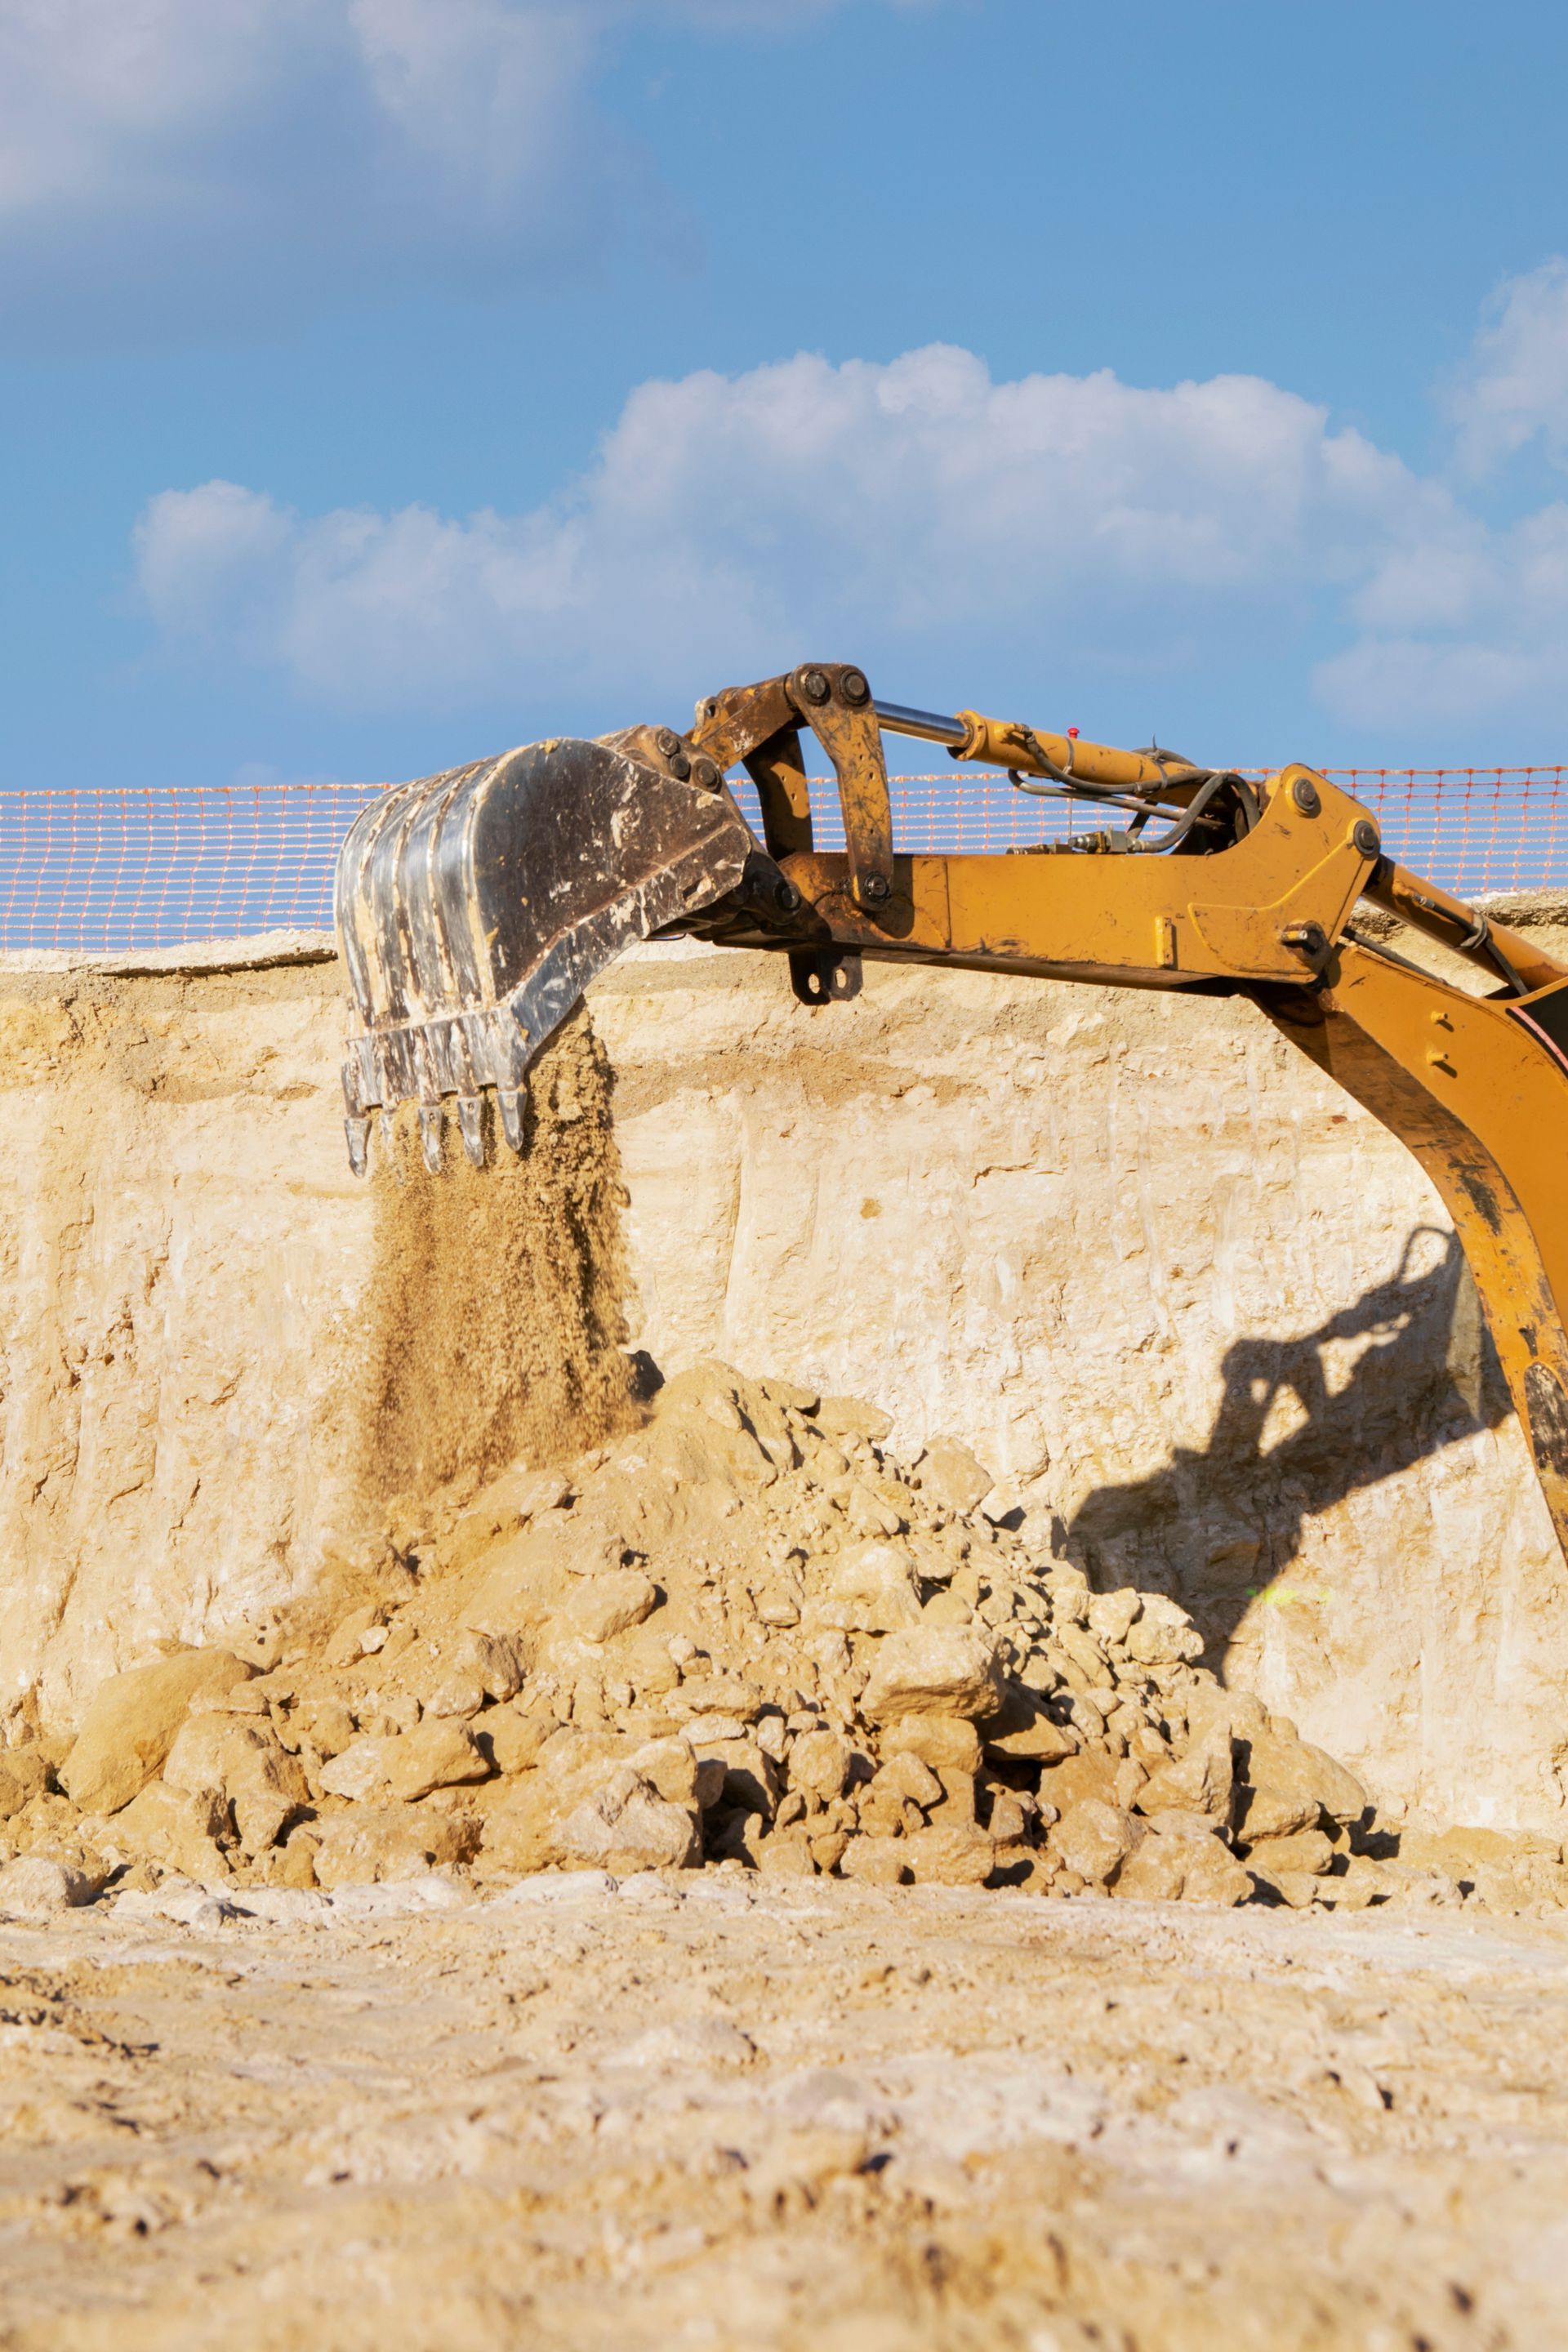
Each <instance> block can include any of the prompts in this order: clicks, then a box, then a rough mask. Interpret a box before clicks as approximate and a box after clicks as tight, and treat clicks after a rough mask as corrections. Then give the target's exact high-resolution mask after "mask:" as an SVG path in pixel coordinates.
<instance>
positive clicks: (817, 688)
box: [689, 662, 893, 923]
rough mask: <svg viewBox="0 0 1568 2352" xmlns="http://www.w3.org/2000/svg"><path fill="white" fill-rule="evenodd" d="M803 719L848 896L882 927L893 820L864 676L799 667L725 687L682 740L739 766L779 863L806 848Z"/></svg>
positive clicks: (827, 666) (830, 666)
mask: <svg viewBox="0 0 1568 2352" xmlns="http://www.w3.org/2000/svg"><path fill="white" fill-rule="evenodd" d="M803 722H804V723H805V725H806V726H807V727H809V728H810V729H811V730H812V732H813V733H814V734H815V735H816V739H817V740H818V742H820V744H821V745H822V748H823V750H824V751H826V754H827V756H828V758H829V760H831V761H832V762H833V772H834V774H835V776H836V777H837V782H838V804H839V807H840V808H841V809H842V811H843V814H844V839H845V845H846V846H847V850H848V853H849V889H850V895H851V897H852V898H854V900H855V903H856V905H857V906H858V908H860V909H861V911H862V913H864V914H866V915H868V916H869V917H870V919H871V920H872V921H873V922H875V923H879V922H880V921H881V919H882V917H883V914H884V912H885V911H886V909H887V908H888V905H889V900H890V899H891V898H892V895H893V813H892V805H891V803H890V802H889V796H888V770H887V763H886V761H884V759H883V756H882V730H881V728H880V726H879V723H878V719H877V707H876V704H875V703H874V702H873V701H872V699H871V689H870V687H869V686H868V683H867V680H866V673H865V671H864V670H862V669H858V668H857V667H856V666H855V664H854V663H853V662H803V663H802V664H801V666H800V667H799V668H798V669H794V670H791V671H790V672H789V674H788V676H787V677H772V678H764V679H763V681H762V682H761V684H759V685H757V686H742V687H731V688H729V690H728V691H727V692H726V693H723V694H718V695H713V696H711V697H710V698H709V699H708V700H706V701H704V702H700V703H699V704H698V706H697V718H696V723H695V724H694V726H693V728H692V730H691V735H690V739H689V740H690V741H691V743H692V744H693V745H694V746H695V748H696V749H697V751H699V752H700V753H702V754H704V755H705V756H706V757H708V758H709V759H710V760H712V761H715V762H716V764H717V765H718V766H719V767H721V768H729V767H731V766H733V765H734V763H735V762H736V761H744V762H745V765H746V770H747V772H748V774H749V775H750V776H751V778H752V782H754V783H755V785H756V787H757V793H758V797H759V798H760V800H761V802H762V805H763V831H764V835H765V837H766V840H767V845H768V848H769V849H770V851H771V852H772V853H773V856H775V857H780V858H782V857H787V856H792V855H793V854H794V853H795V852H796V851H798V850H809V849H810V848H811V847H812V846H813V843H812V836H811V805H810V802H809V800H808V798H807V796H806V790H805V765H804V763H803V761H802V760H801V755H800V728H801V725H802V723H803Z"/></svg>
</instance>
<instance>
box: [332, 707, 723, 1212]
mask: <svg viewBox="0 0 1568 2352" xmlns="http://www.w3.org/2000/svg"><path fill="white" fill-rule="evenodd" d="M752 846H753V842H752V834H751V831H750V828H749V827H748V825H747V824H746V822H745V819H744V818H743V817H742V814H741V813H740V811H739V810H738V809H737V808H736V806H735V803H734V802H733V801H732V800H731V797H730V795H729V793H728V792H727V791H725V790H723V789H722V788H721V789H720V790H718V791H717V792H711V791H709V792H705V791H703V790H701V789H700V787H699V786H697V785H695V784H691V783H682V782H679V781H678V780H677V779H676V778H675V777H673V776H668V775H665V774H663V773H661V772H659V771H658V769H655V768H651V767H648V766H646V765H645V764H644V763H643V761H640V760H638V759H637V758H635V757H634V756H633V755H632V754H631V753H630V752H627V751H621V750H617V749H616V748H615V747H614V746H613V745H610V744H605V743H588V742H580V741H576V740H571V739H563V740H558V741H555V742H549V743H535V744H530V745H528V746H526V747H525V748H524V749H523V750H521V751H508V752H506V753H504V754H503V755H502V756H501V757H500V759H497V760H483V761H478V762H476V764H475V765H473V766H472V767H468V768H454V769H452V770H451V771H450V772H448V773H447V774H446V775H441V776H433V777H428V778H426V779H425V780H424V781H423V782H418V783H414V784H403V785H399V786H397V787H396V788H395V790H393V791H392V792H389V793H386V794H385V795H384V798H383V799H382V800H380V801H378V802H376V803H374V805H373V806H372V807H370V808H369V809H367V810H366V811H365V813H364V814H363V816H362V817H360V819H359V820H358V822H357V823H356V824H354V826H353V829H352V831H351V832H350V834H349V835H348V838H347V839H346V840H345V842H344V843H343V845H342V849H341V851H340V852H339V854H338V864H337V877H336V887H335V908H334V911H335V915H336V920H337V931H338V942H339V946H340V947H341V949H342V956H343V961H344V962H345V963H346V965H347V967H348V972H349V981H350V985H351V987H352V989H353V1000H354V1011H355V1013H356V1015H357V1019H356V1020H355V1021H354V1022H353V1024H351V1029H350V1034H349V1039H348V1058H347V1060H346V1061H345V1063H344V1065H343V1093H344V1096H345V1098H346V1108H347V1111H348V1117H349V1122H350V1127H349V1148H350V1158H351V1160H352V1162H353V1166H354V1168H355V1169H356V1171H360V1170H362V1169H363V1162H364V1160H365V1158H366V1156H367V1145H368V1129H367V1124H366V1123H367V1121H368V1118H369V1115H370V1113H371V1112H373V1111H375V1110H380V1111H381V1112H383V1113H384V1114H385V1113H387V1112H390V1111H391V1110H393V1109H395V1107H396V1105H397V1104H398V1103H400V1102H409V1101H412V1102H417V1103H418V1104H419V1105H420V1113H419V1123H420V1132H421V1141H422V1144H423V1147H424V1157H425V1164H426V1167H427V1168H429V1169H431V1170H432V1171H436V1170H438V1169H439V1167H440V1164H441V1133H442V1123H443V1122H442V1114H441V1109H440V1105H441V1104H442V1102H443V1101H451V1100H452V1099H453V1098H454V1097H455V1098H456V1108H457V1112H458V1125H459V1127H460V1129H461V1131H462V1137H463V1143H464V1147H465V1149H466V1150H467V1151H468V1157H469V1158H470V1160H474V1161H475V1163H476V1165H478V1164H481V1163H482V1161H483V1159H484V1156H485V1129H484V1114H483V1104H482V1097H483V1096H484V1095H485V1094H486V1093H488V1092H492V1091H493V1092H494V1093H495V1095H496V1097H497V1098H498V1108H499V1110H500V1126H501V1130H502V1132H503V1134H504V1135H505V1137H506V1139H507V1142H508V1144H509V1145H510V1148H511V1149H512V1150H514V1151H521V1149H522V1137H523V1109H522V1098H521V1086H522V1080H523V1076H524V1074H525V1072H526V1070H527V1068H528V1066H529V1064H530V1063H531V1061H532V1059H533V1057H534V1055H536V1054H537V1053H538V1052H539V1050H540V1047H541V1046H542V1045H543V1044H544V1043H545V1041H546V1039H547V1038H549V1037H550V1035H551V1034H552V1032H553V1031H554V1030H555V1029H556V1028H557V1027H558V1026H559V1025H560V1024H561V1023H562V1022H563V1020H564V1019H565V1017H566V1015H567V1014H568V1013H570V1012H571V1011H572V1008H573V1007H574V1004H576V1003H577V1002H578V1001H579V999H580V998H581V996H582V994H583V991H584V989H585V988H586V987H587V985H588V982H590V981H591V980H593V979H594V978H595V975H596V974H597V973H598V972H600V971H603V970H604V968H605V965H606V964H608V963H610V962H612V961H614V959H615V958H616V956H617V955H618V954H619V953H620V952H621V950H622V949H623V948H625V947H627V946H629V945H630V944H631V942H632V941H633V940H643V939H647V938H648V937H649V936H650V934H651V933H653V932H654V931H656V930H658V929H661V928H662V927H663V926H664V925H666V924H667V923H670V922H673V921H675V920H677V919H679V917H681V916H683V915H688V914H693V913H695V912H696V911H697V910H698V909H699V908H702V907H707V906H710V905H711V904H712V902H713V901H714V900H715V899H716V898H722V897H723V895H724V893H725V892H726V891H728V890H731V889H733V888H734V887H736V885H737V884H738V883H739V882H740V880H741V878H742V872H743V870H744V867H745V863H746V858H747V856H748V854H749V852H750V851H751V850H752Z"/></svg>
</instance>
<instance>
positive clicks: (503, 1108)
mask: <svg viewBox="0 0 1568 2352" xmlns="http://www.w3.org/2000/svg"><path fill="white" fill-rule="evenodd" d="M496 1101H497V1102H498V1103H499V1105H500V1127H501V1133H502V1134H503V1135H504V1136H505V1138H506V1139H507V1141H508V1143H509V1144H510V1146H511V1148H512V1150H514V1151H515V1152H517V1153H518V1155H519V1156H520V1157H521V1152H522V1089H521V1087H497V1088H496Z"/></svg>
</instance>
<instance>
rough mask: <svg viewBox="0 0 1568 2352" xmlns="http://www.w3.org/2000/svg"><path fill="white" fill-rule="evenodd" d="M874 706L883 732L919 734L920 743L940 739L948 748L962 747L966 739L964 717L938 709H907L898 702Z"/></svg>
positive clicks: (967, 731)
mask: <svg viewBox="0 0 1568 2352" xmlns="http://www.w3.org/2000/svg"><path fill="white" fill-rule="evenodd" d="M874 707H875V709H876V713H877V724H878V726H879V727H880V729H881V730H882V732H883V733H884V734H885V735H914V736H918V738H919V739H920V740H921V742H922V743H943V744H945V745H946V746H947V748H948V750H949V751H962V750H963V746H964V745H965V744H966V743H967V742H968V740H969V730H968V728H967V727H966V726H965V725H964V724H963V720H962V719H947V718H944V717H943V716H942V712H941V711H940V710H910V709H908V708H907V707H906V705H905V704H903V703H901V702H879V703H877V704H876V705H875V706H874Z"/></svg>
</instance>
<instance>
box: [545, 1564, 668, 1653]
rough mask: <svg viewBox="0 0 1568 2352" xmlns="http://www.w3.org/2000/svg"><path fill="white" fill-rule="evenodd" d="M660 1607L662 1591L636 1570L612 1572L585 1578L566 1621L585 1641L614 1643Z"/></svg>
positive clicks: (574, 1596) (573, 1597)
mask: <svg viewBox="0 0 1568 2352" xmlns="http://www.w3.org/2000/svg"><path fill="white" fill-rule="evenodd" d="M657 1608H658V1587H657V1586H656V1585H655V1584H654V1582H653V1580H652V1579H651V1578H649V1577H647V1576H644V1575H643V1574H642V1573H641V1572H640V1570H637V1569H635V1568H616V1569H611V1570H607V1571H606V1572H605V1574H604V1575H602V1576H589V1577H585V1578H584V1580H583V1583H582V1585H581V1587H580V1588H579V1590H578V1591H576V1592H574V1594H573V1596H572V1600H571V1601H570V1603H569V1604H568V1607H567V1610H566V1622H567V1624H568V1625H569V1626H570V1627H571V1629H572V1631H573V1633H575V1634H577V1635H578V1637H579V1638H580V1639H581V1640H583V1641H584V1642H593V1643H601V1642H612V1641H614V1639H615V1637H616V1634H617V1633H628V1632H629V1631H630V1629H631V1628H632V1627H633V1626H634V1625H640V1624H641V1623H642V1622H643V1620H644V1619H645V1618H646V1617H648V1616H650V1615H651V1614H652V1612H654V1610H655V1609H657Z"/></svg>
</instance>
